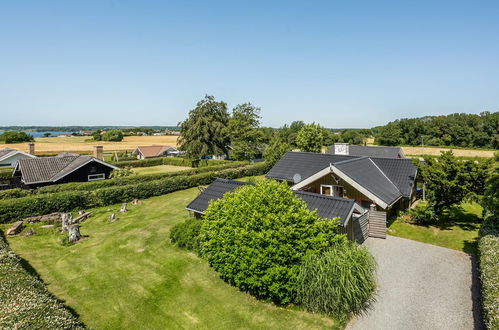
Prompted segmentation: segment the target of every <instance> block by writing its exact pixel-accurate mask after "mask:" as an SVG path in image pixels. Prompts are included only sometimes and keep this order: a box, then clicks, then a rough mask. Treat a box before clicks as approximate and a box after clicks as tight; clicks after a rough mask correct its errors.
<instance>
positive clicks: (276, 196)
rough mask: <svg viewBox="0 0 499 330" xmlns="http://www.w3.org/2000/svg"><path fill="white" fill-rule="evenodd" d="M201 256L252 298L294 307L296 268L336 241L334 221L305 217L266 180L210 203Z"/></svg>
mask: <svg viewBox="0 0 499 330" xmlns="http://www.w3.org/2000/svg"><path fill="white" fill-rule="evenodd" d="M202 222H203V224H202V226H201V232H200V239H201V255H202V256H203V257H204V258H205V259H207V260H208V261H209V263H210V264H211V266H213V268H214V269H215V270H217V271H218V272H219V273H220V274H221V277H222V278H223V279H224V280H226V281H227V282H229V283H230V284H232V285H235V286H237V287H238V288H240V289H241V290H243V291H246V292H249V293H251V294H252V295H254V296H256V297H257V298H263V299H270V300H272V301H274V302H275V303H277V304H287V303H290V302H293V300H294V296H293V294H294V292H295V289H296V288H295V284H296V277H297V274H298V270H299V267H300V263H301V262H302V260H303V258H304V257H305V256H306V255H307V254H317V253H320V252H323V251H325V250H326V249H328V248H329V247H331V246H332V245H333V244H334V243H336V242H338V241H343V240H345V236H344V235H337V234H336V229H337V226H338V221H336V220H328V219H320V218H319V217H318V216H317V213H316V212H315V211H314V212H310V211H309V210H308V209H307V207H306V204H305V202H303V201H302V200H301V199H299V198H297V197H296V196H295V195H294V194H293V192H292V191H291V190H290V189H289V187H288V186H287V184H286V183H278V182H276V181H273V180H265V181H262V182H260V183H258V184H257V185H255V186H253V185H248V186H243V187H240V188H238V189H236V190H235V191H234V192H232V193H227V194H225V196H224V197H223V198H222V199H219V200H217V201H214V202H211V203H210V205H209V207H208V209H207V211H206V214H205V218H204V220H203V221H202Z"/></svg>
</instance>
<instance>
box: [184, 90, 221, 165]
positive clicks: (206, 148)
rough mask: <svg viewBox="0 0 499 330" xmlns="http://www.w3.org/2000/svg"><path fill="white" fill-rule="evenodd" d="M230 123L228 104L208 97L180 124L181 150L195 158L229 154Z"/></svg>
mask: <svg viewBox="0 0 499 330" xmlns="http://www.w3.org/2000/svg"><path fill="white" fill-rule="evenodd" d="M228 122H229V113H228V112H227V104H226V103H225V102H222V101H221V102H217V101H215V98H214V97H213V96H208V95H206V96H205V98H204V99H203V100H201V101H199V102H198V103H197V105H196V107H195V108H194V109H193V110H191V111H190V112H189V117H188V118H187V119H186V120H184V121H183V122H181V123H179V126H180V137H179V140H178V143H179V149H180V150H182V151H185V152H186V154H187V156H189V157H195V158H197V157H205V156H212V155H222V154H227V153H228V146H229V143H230V139H229V136H228V134H227V129H226V128H227V124H228Z"/></svg>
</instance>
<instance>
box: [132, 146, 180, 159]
mask: <svg viewBox="0 0 499 330" xmlns="http://www.w3.org/2000/svg"><path fill="white" fill-rule="evenodd" d="M168 149H175V150H177V149H176V148H175V147H172V146H164V145H153V146H140V147H137V149H136V151H138V152H140V153H141V154H142V155H143V156H144V157H145V158H151V157H159V156H161V155H163V153H164V152H165V151H167V150H168Z"/></svg>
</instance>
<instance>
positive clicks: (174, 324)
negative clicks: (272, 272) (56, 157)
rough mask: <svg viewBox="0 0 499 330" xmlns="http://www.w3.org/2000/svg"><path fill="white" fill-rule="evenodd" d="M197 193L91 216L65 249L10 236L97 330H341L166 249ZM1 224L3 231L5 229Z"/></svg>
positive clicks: (42, 237) (40, 233) (41, 236)
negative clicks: (79, 238) (80, 236)
mask: <svg viewBox="0 0 499 330" xmlns="http://www.w3.org/2000/svg"><path fill="white" fill-rule="evenodd" d="M197 194H198V189H196V188H192V189H188V190H183V191H178V192H174V193H171V194H168V195H164V196H159V197H153V198H150V199H147V200H144V201H141V203H140V204H139V205H137V206H134V205H129V212H128V213H126V214H119V216H118V220H116V222H114V223H110V222H109V221H108V220H107V219H108V216H109V214H110V213H111V212H113V211H114V212H116V211H117V210H119V208H120V205H114V206H107V207H101V208H97V209H92V210H89V211H91V212H93V216H92V217H90V218H89V219H87V220H86V221H85V222H83V224H82V227H81V232H82V234H83V235H86V236H87V237H86V238H85V239H83V240H82V241H80V242H79V243H77V244H76V245H73V246H62V245H61V244H60V243H59V242H60V239H61V238H62V234H60V233H58V230H57V229H55V228H45V229H44V228H40V225H33V226H34V230H35V231H36V233H37V234H36V235H34V236H30V237H24V236H22V235H20V236H16V237H9V238H8V242H9V244H10V246H11V247H12V249H13V250H14V251H15V252H16V253H17V254H18V255H19V256H20V257H22V258H24V259H25V260H27V262H28V263H29V264H30V265H31V266H32V267H33V268H34V269H35V270H36V271H37V273H38V274H39V275H40V276H41V278H42V279H43V280H44V282H45V283H47V285H48V288H49V290H50V291H51V292H52V293H54V294H55V295H56V296H57V297H58V298H59V299H61V300H63V301H64V302H65V303H66V304H67V305H68V306H70V307H71V308H73V309H74V310H75V311H76V313H78V314H79V316H80V317H81V319H82V320H83V322H85V323H86V324H87V325H88V326H89V327H91V328H94V329H146V328H147V329H158V328H161V329H163V328H170V329H178V328H205V329H235V328H239V329H242V328H245V329H264V328H265V329H325V328H328V329H335V328H336V329H338V328H341V327H342V325H340V324H338V323H337V322H335V321H334V320H333V319H331V318H327V317H324V316H321V315H316V314H310V313H307V312H303V311H299V310H296V309H293V308H281V307H276V306H275V305H273V304H270V303H265V302H261V301H258V300H256V299H255V298H253V297H251V296H250V295H248V294H245V293H242V292H240V291H239V290H238V289H236V288H235V287H232V286H230V285H228V284H227V283H225V282H223V281H222V280H221V279H220V278H219V276H218V274H217V273H216V272H215V271H214V270H213V269H211V268H210V267H209V265H208V263H207V262H206V261H204V260H202V259H200V258H199V257H197V256H196V255H195V254H193V253H191V252H189V251H186V250H182V249H179V248H176V247H175V246H173V245H172V244H171V243H170V240H169V238H168V237H169V231H170V229H171V228H172V226H173V225H175V224H177V223H179V222H181V221H183V220H184V219H186V218H187V212H186V211H185V209H184V207H185V205H187V204H188V202H190V201H191V200H192V199H193V198H194V197H195V196H196V195H197ZM5 228H6V225H3V226H2V229H5Z"/></svg>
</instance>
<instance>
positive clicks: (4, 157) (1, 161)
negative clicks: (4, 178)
mask: <svg viewBox="0 0 499 330" xmlns="http://www.w3.org/2000/svg"><path fill="white" fill-rule="evenodd" d="M26 158H36V156H35V155H31V154H28V153H26V152H23V151H21V150H16V149H11V148H3V149H0V168H1V167H16V165H17V162H18V161H19V160H20V159H26Z"/></svg>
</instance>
